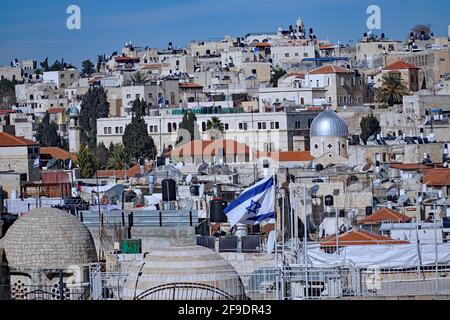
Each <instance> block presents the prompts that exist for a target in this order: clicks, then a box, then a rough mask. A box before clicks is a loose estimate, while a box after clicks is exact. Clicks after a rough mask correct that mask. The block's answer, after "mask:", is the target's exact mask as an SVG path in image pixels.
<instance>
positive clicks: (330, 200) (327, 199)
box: [325, 195, 334, 207]
mask: <svg viewBox="0 0 450 320" xmlns="http://www.w3.org/2000/svg"><path fill="white" fill-rule="evenodd" d="M325 205H326V206H327V207H332V206H333V205H334V198H333V196H330V195H328V196H325Z"/></svg>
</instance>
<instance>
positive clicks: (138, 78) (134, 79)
mask: <svg viewBox="0 0 450 320" xmlns="http://www.w3.org/2000/svg"><path fill="white" fill-rule="evenodd" d="M128 83H129V84H132V85H134V86H147V85H150V83H151V80H150V79H149V77H148V76H147V75H146V74H145V73H143V72H140V71H138V72H136V73H134V74H132V75H131V77H130V80H129V81H128Z"/></svg>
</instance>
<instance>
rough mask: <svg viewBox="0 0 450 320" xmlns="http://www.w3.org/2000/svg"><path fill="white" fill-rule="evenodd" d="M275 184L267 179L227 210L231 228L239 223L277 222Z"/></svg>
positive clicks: (246, 192) (246, 191)
mask: <svg viewBox="0 0 450 320" xmlns="http://www.w3.org/2000/svg"><path fill="white" fill-rule="evenodd" d="M274 207H275V183H274V179H273V177H268V178H265V179H264V180H261V181H260V182H258V183H257V184H255V185H254V186H251V187H250V188H247V189H246V190H244V192H243V193H242V194H241V195H240V196H239V197H238V198H237V199H236V200H234V201H233V202H232V203H230V204H229V205H228V207H226V208H225V210H224V213H225V214H226V215H227V217H228V221H229V222H230V225H231V227H233V226H235V225H236V224H238V223H242V224H250V225H257V224H259V223H261V222H263V221H269V222H275V220H274V219H275V209H274Z"/></svg>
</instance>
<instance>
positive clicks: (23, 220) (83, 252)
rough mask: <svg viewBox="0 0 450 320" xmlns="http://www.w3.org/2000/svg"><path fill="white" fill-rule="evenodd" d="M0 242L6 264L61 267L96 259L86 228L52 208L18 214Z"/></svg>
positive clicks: (20, 266)
mask: <svg viewBox="0 0 450 320" xmlns="http://www.w3.org/2000/svg"><path fill="white" fill-rule="evenodd" d="M1 242H2V246H3V248H4V250H5V254H6V260H7V261H8V266H9V267H10V268H16V269H64V268H67V267H69V266H72V265H86V264H89V263H91V262H95V261H97V253H96V250H95V245H94V240H93V239H92V236H91V233H90V232H89V230H88V229H87V228H86V227H85V226H84V225H83V223H82V222H80V221H79V220H78V219H76V218H75V217H74V216H72V215H71V214H69V213H67V212H65V211H62V210H58V209H55V208H38V209H34V210H32V211H30V212H28V213H26V214H25V215H23V216H21V217H20V218H19V219H18V220H17V221H16V222H14V224H13V225H12V226H11V227H10V228H9V230H8V232H7V233H6V235H5V237H4V238H3V239H2V240H1Z"/></svg>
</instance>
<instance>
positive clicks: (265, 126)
mask: <svg viewBox="0 0 450 320" xmlns="http://www.w3.org/2000/svg"><path fill="white" fill-rule="evenodd" d="M262 128H263V129H264V130H265V129H267V124H266V123H265V122H263V123H262Z"/></svg>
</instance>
